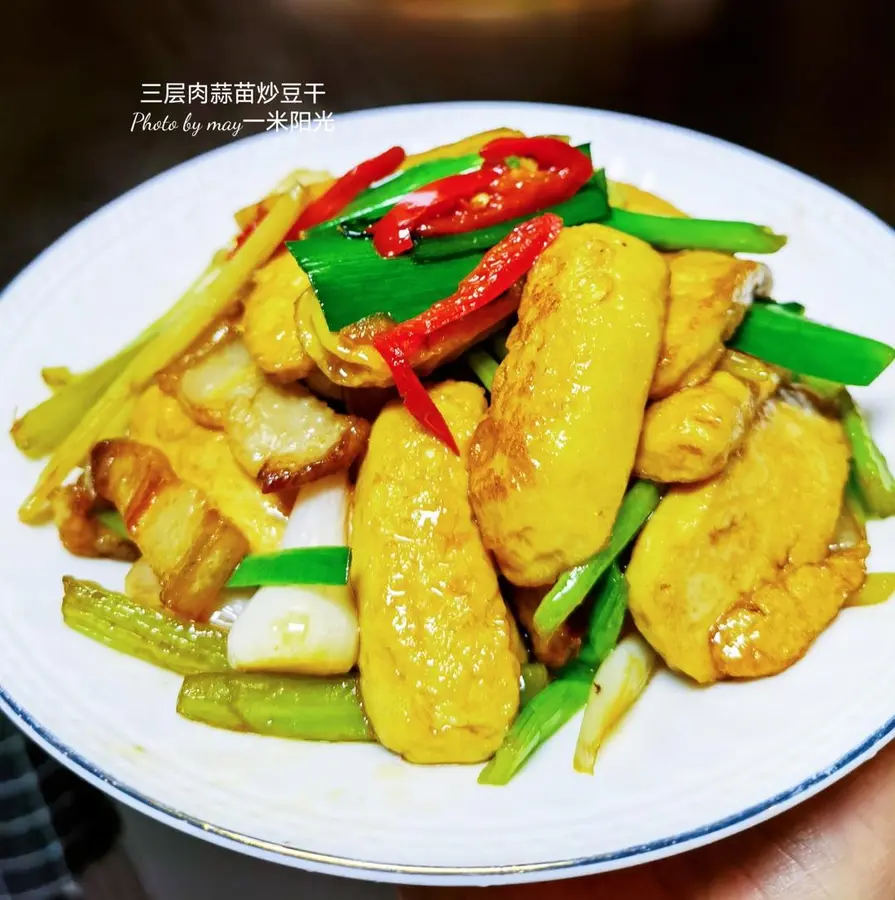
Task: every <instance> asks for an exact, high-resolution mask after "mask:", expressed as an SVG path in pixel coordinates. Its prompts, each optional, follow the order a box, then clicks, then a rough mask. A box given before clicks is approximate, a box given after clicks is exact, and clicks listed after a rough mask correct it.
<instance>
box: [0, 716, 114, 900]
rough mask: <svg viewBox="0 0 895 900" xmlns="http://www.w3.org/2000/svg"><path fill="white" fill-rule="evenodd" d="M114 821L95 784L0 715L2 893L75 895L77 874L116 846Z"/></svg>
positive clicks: (14, 899)
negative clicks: (89, 782)
mask: <svg viewBox="0 0 895 900" xmlns="http://www.w3.org/2000/svg"><path fill="white" fill-rule="evenodd" d="M119 827H120V826H119V822H118V817H117V814H116V813H115V809H114V807H113V806H112V804H111V803H110V802H109V801H108V800H107V799H106V798H105V797H104V796H103V795H102V794H101V793H100V792H99V791H97V790H96V789H94V788H92V787H91V786H90V785H88V784H86V783H85V782H83V781H81V780H80V779H79V778H78V777H77V776H75V775H73V774H72V773H71V772H69V771H68V770H67V769H66V768H64V767H63V766H61V765H59V764H58V763H57V762H56V761H55V760H54V759H51V758H50V757H48V756H47V755H46V754H45V753H44V752H43V751H42V750H40V748H38V747H36V746H34V745H33V744H31V743H30V742H29V741H27V740H26V739H25V737H24V736H23V735H22V734H21V733H20V732H19V731H18V730H17V729H16V728H15V726H14V725H13V724H12V723H11V722H10V721H9V720H8V719H7V718H6V717H5V716H3V715H2V714H0V900H77V898H80V897H82V896H83V894H82V891H81V889H80V887H78V882H77V876H78V875H79V874H80V873H81V872H83V871H84V870H85V869H86V868H87V866H89V865H90V864H91V863H93V862H95V861H96V860H98V859H100V858H101V857H102V856H104V855H105V854H106V853H108V851H109V850H110V849H111V847H112V846H113V845H114V843H115V841H116V839H117V837H118V833H119Z"/></svg>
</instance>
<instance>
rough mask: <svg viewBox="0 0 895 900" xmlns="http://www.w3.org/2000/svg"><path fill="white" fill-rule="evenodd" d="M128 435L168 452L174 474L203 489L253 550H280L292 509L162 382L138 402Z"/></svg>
mask: <svg viewBox="0 0 895 900" xmlns="http://www.w3.org/2000/svg"><path fill="white" fill-rule="evenodd" d="M128 434H129V436H130V437H131V438H133V439H134V440H135V441H139V442H140V443H142V444H148V445H149V446H151V447H156V448H158V449H159V450H161V451H162V453H164V454H165V456H166V457H167V459H168V462H170V463H171V466H172V468H173V469H174V472H175V474H176V475H177V476H178V477H179V478H182V479H183V480H184V481H188V482H190V484H194V485H195V486H196V487H198V488H199V489H201V490H202V491H204V492H205V493H206V494H207V495H208V497H209V499H210V500H211V502H212V503H213V504H214V506H216V507H217V508H218V509H219V510H220V511H221V512H222V513H223V514H224V515H225V516H226V517H227V518H228V519H229V520H230V521H231V522H232V523H233V524H234V525H236V527H237V528H239V530H240V531H241V532H242V533H243V534H244V535H245V536H246V538H247V539H248V541H249V545H250V547H251V549H252V552H253V553H270V552H273V551H274V550H277V549H278V548H279V546H280V542H281V540H282V538H283V532H284V531H285V530H286V519H287V515H288V509H287V508H286V506H285V504H284V503H283V501H282V500H281V499H280V498H279V497H278V496H277V495H276V494H265V493H263V492H262V490H261V486H260V485H259V484H258V482H257V481H256V480H255V479H254V478H253V477H252V476H251V475H249V473H248V472H246V471H245V469H243V468H242V466H240V465H239V463H237V462H236V459H235V458H234V457H233V453H232V452H231V450H230V443H229V441H228V440H227V435H226V434H224V433H223V432H222V431H213V430H212V429H210V428H205V427H203V426H202V425H199V424H197V423H196V422H194V421H193V420H192V419H191V418H190V417H189V416H188V415H187V414H186V412H184V410H183V407H182V406H181V405H180V403H179V402H178V401H177V400H176V399H175V398H174V397H169V396H168V395H167V394H165V393H163V392H162V391H161V390H160V389H159V388H158V386H156V385H151V386H150V387H148V388H147V389H146V390H145V391H144V392H143V393H142V394H141V395H140V397H139V399H138V400H137V404H136V406H135V407H134V411H133V413H132V415H131V422H130V428H129V430H128Z"/></svg>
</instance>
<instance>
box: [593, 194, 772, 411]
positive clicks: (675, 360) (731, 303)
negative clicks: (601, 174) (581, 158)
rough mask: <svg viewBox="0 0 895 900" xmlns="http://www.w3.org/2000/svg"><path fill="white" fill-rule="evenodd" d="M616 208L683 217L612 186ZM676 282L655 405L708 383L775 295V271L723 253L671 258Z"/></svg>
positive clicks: (658, 201)
mask: <svg viewBox="0 0 895 900" xmlns="http://www.w3.org/2000/svg"><path fill="white" fill-rule="evenodd" d="M609 199H610V202H611V203H612V205H613V206H617V207H619V208H621V209H626V210H629V211H630V212H636V213H645V214H646V215H651V216H670V217H681V216H684V215H685V213H682V212H681V211H680V210H679V209H678V208H677V207H675V206H672V205H671V204H670V203H668V202H667V201H665V200H663V199H662V198H661V197H657V196H656V195H655V194H651V193H649V192H648V191H643V190H640V188H636V187H634V186H633V185H630V184H623V183H620V182H611V183H610V185H609ZM667 259H668V268H669V271H670V274H671V281H670V285H669V292H668V316H667V319H666V322H665V331H664V333H663V336H662V350H661V353H660V355H659V365H658V366H657V367H656V373H655V376H654V378H653V383H652V386H651V387H650V397H651V398H652V399H654V400H656V399H661V398H663V397H668V396H669V395H670V394H672V393H674V392H675V391H677V390H681V389H682V388H686V387H693V386H695V385H697V384H701V383H702V382H703V381H705V380H706V379H707V378H708V377H709V376H710V375H711V374H712V372H713V371H714V370H715V367H716V366H717V364H718V363H719V361H720V360H721V357H722V356H723V354H724V342H725V341H726V340H727V339H728V338H729V337H730V336H731V335H732V334H733V333H734V331H736V329H737V328H738V327H739V325H740V323H741V322H742V321H743V317H744V316H745V315H746V312H747V311H748V309H749V305H750V304H751V303H752V300H753V299H754V298H755V297H756V296H759V297H767V296H768V295H769V294H770V291H771V273H770V270H769V269H768V268H767V267H766V266H764V265H762V264H761V263H756V262H752V261H751V260H746V259H737V258H736V257H734V256H728V255H727V254H724V253H712V252H709V251H706V250H685V251H683V252H681V253H669V254H667Z"/></svg>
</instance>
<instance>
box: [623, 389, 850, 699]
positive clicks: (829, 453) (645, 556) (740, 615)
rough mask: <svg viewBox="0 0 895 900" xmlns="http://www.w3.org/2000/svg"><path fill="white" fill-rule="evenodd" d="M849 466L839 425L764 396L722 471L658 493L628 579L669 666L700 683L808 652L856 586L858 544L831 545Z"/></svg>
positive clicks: (638, 611)
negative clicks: (734, 454)
mask: <svg viewBox="0 0 895 900" xmlns="http://www.w3.org/2000/svg"><path fill="white" fill-rule="evenodd" d="M848 460H849V449H848V445H847V443H846V440H845V437H844V435H843V431H842V426H841V425H840V424H839V423H838V422H836V421H833V420H831V419H827V418H824V417H823V416H822V415H821V414H820V413H818V412H817V411H816V410H814V409H813V408H812V407H810V406H808V405H807V404H805V403H803V402H799V401H794V402H785V401H784V400H783V399H772V400H770V401H768V403H767V404H766V405H765V407H764V409H763V411H762V413H761V415H760V417H759V419H758V421H757V422H756V423H755V425H754V426H753V428H752V429H751V430H750V432H749V435H748V437H747V438H746V441H745V443H744V445H743V449H742V451H741V453H740V454H739V455H738V456H737V457H736V458H735V459H733V460H732V461H731V462H730V464H729V465H728V466H727V468H726V469H725V470H724V471H723V472H722V473H721V474H720V475H718V476H717V477H716V478H714V479H712V480H710V481H707V482H704V483H702V484H699V485H693V486H680V487H674V488H672V489H671V490H670V491H669V492H668V493H667V494H666V495H665V497H664V499H663V500H662V502H661V503H660V504H659V507H658V509H657V510H656V512H655V513H654V514H653V516H652V518H651V519H650V520H649V522H647V524H646V527H645V528H644V529H643V531H642V532H641V535H640V537H639V539H638V541H637V544H636V545H635V548H634V552H633V555H632V557H631V562H630V564H629V565H628V569H627V577H628V583H629V585H630V608H631V612H632V614H633V616H634V621H635V622H636V624H637V627H638V628H639V629H640V631H641V632H642V634H643V635H644V637H645V638H646V639H647V640H648V641H649V642H650V643H651V644H652V645H653V647H655V649H656V650H657V651H658V652H659V653H660V654H661V655H662V656H663V657H664V659H665V661H666V662H667V663H668V665H669V666H671V667H672V668H673V669H677V670H678V671H680V672H683V673H685V674H687V675H689V676H690V677H691V678H693V679H695V680H696V681H699V682H703V683H706V682H712V681H716V680H718V679H722V678H726V677H743V676H759V675H770V674H774V673H775V672H779V671H781V670H782V669H784V668H786V666H788V665H791V664H792V663H793V662H795V661H796V660H797V659H799V658H800V657H801V656H802V655H803V654H804V653H805V651H806V650H807V648H808V647H809V646H810V644H811V643H812V641H813V640H814V639H815V638H816V637H817V635H818V634H819V633H820V632H821V631H822V630H823V629H824V628H825V627H826V626H827V625H828V624H829V622H830V621H832V619H833V618H834V617H835V616H836V614H837V613H838V611H839V609H840V608H841V606H842V605H843V603H844V602H845V600H846V598H847V597H848V595H849V594H850V593H851V592H853V591H854V590H857V589H858V588H859V587H860V586H861V583H862V582H863V579H864V556H865V555H866V552H867V547H866V543H865V542H864V541H863V540H861V541H858V542H857V543H855V544H854V545H852V546H847V547H843V546H839V545H837V541H836V535H837V533H838V529H839V522H840V514H841V509H842V502H843V491H844V487H845V483H846V479H847V477H848ZM831 545H834V549H832V550H831Z"/></svg>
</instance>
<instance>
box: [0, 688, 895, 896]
mask: <svg viewBox="0 0 895 900" xmlns="http://www.w3.org/2000/svg"><path fill="white" fill-rule="evenodd" d="M0 710H2V711H3V712H5V713H6V714H7V715H8V716H10V717H11V718H13V719H15V720H16V721H17V722H18V724H19V726H20V727H21V728H22V730H24V731H25V732H26V734H28V735H29V736H30V737H32V738H33V739H35V741H36V743H38V744H39V745H40V746H41V747H43V748H44V749H45V750H47V752H49V753H50V754H51V755H52V756H54V757H55V758H56V759H57V760H59V762H61V763H63V764H64V765H65V766H67V767H68V768H70V769H72V770H73V771H74V772H76V773H77V774H79V775H82V776H85V777H86V780H87V781H89V782H90V783H91V784H94V785H95V786H96V787H99V788H100V789H102V790H104V791H106V792H107V793H111V794H112V795H114V796H115V797H116V798H117V799H120V800H121V801H122V802H124V803H126V804H127V805H128V806H130V807H132V808H133V809H135V810H137V811H138V812H143V813H144V814H150V815H152V817H153V818H155V819H157V820H158V821H160V822H162V823H164V824H167V825H171V826H173V827H175V828H177V829H178V830H180V831H183V832H185V833H187V834H192V835H194V836H197V837H202V838H205V839H209V838H211V839H214V840H215V842H216V843H219V844H221V845H222V846H225V847H229V848H230V849H234V850H240V851H242V852H247V853H249V854H250V855H252V856H257V857H260V858H262V859H268V860H271V861H279V862H286V861H287V860H296V861H301V862H304V863H308V864H310V865H309V868H311V867H313V869H315V870H318V871H321V872H325V873H327V874H331V875H342V876H349V877H354V878H364V877H366V878H367V879H369V880H373V879H375V877H376V876H382V875H397V876H403V878H402V880H406V881H415V880H418V879H420V878H427V879H431V878H436V879H439V880H440V879H451V878H470V877H476V876H478V877H490V878H495V877H498V878H499V877H501V876H503V877H504V878H513V876H515V877H517V878H518V877H519V876H524V875H552V876H553V877H554V878H556V877H562V875H563V874H568V875H569V877H573V876H574V875H575V874H585V873H583V872H576V870H579V869H590V868H594V867H607V868H609V867H612V868H622V866H623V865H624V864H626V863H627V864H631V865H633V864H634V861H635V860H636V859H637V858H638V857H648V858H649V859H650V860H652V859H657V858H659V857H661V856H665V855H671V854H670V853H665V852H664V851H670V850H672V849H673V848H675V847H678V846H679V845H681V844H684V845H688V849H695V848H696V847H698V846H700V845H702V844H705V843H709V842H710V841H711V839H713V838H714V837H715V836H716V835H717V836H718V837H720V836H722V834H723V835H724V836H727V835H728V834H733V833H735V832H736V831H740V830H742V829H744V828H745V827H746V826H747V825H749V824H750V823H752V824H757V823H758V822H759V821H763V820H764V819H767V818H770V816H771V815H772V814H773V811H774V810H775V809H776V808H777V807H779V806H786V805H791V801H793V800H794V799H795V798H797V797H799V796H800V795H802V794H806V793H808V792H809V791H810V792H811V793H817V790H820V788H821V786H822V785H824V783H825V782H831V783H832V782H833V781H837V780H838V779H839V778H842V777H844V776H845V775H846V774H848V772H850V771H851V770H852V769H853V768H855V767H856V766H857V765H858V764H859V763H861V762H862V761H866V760H867V759H870V758H871V757H872V756H873V755H875V753H874V751H877V752H878V751H879V750H881V749H882V748H883V747H884V746H885V745H886V744H887V743H888V742H889V741H890V740H891V739H892V738H893V737H895V716H893V717H892V718H891V719H890V720H889V721H888V722H887V723H886V724H885V725H884V726H883V727H882V728H880V729H878V730H877V731H875V732H874V733H873V734H872V735H870V737H868V738H867V740H865V741H864V742H863V743H861V744H859V745H858V746H857V747H855V748H854V749H853V750H851V751H850V752H849V753H847V754H846V755H845V756H843V757H842V758H841V759H839V760H838V761H837V762H835V763H834V764H833V765H831V766H829V767H828V768H826V769H822V770H821V771H820V772H816V773H815V774H814V775H812V776H811V777H810V778H806V779H805V780H804V781H802V782H801V783H800V784H798V785H796V786H795V787H793V788H790V789H789V790H786V791H782V792H781V793H779V794H775V795H774V796H773V797H770V798H768V799H767V800H765V801H763V802H761V803H756V804H755V805H753V806H750V807H748V808H746V809H744V810H742V811H741V812H738V813H734V814H733V815H730V816H727V817H725V818H723V819H718V820H717V821H715V822H712V823H711V824H709V825H704V826H702V827H700V828H694V829H692V830H691V831H684V832H681V833H680V834H676V835H672V836H670V837H667V838H660V839H658V840H655V841H651V842H649V843H646V844H635V845H633V846H631V847H625V848H623V849H622V850H615V851H613V852H611V853H602V854H598V855H595V856H582V857H577V858H574V859H562V860H553V861H550V862H543V863H522V864H518V865H502V866H419V865H406V864H396V863H378V862H373V861H368V860H358V859H351V858H350V857H343V856H334V855H332V854H328V853H317V852H314V851H311V850H301V849H299V848H296V847H290V846H288V845H286V844H278V843H276V842H275V841H266V840H263V839H261V838H255V837H252V836H251V835H248V834H243V833H241V832H239V831H232V830H230V829H227V828H221V827H219V826H217V825H212V824H210V823H209V822H203V821H202V820H201V819H197V818H195V817H194V816H190V815H187V814H186V813H183V812H181V811H179V810H176V809H172V808H171V807H169V806H166V805H164V804H162V803H159V802H158V801H156V800H153V799H152V798H151V797H147V796H146V795H145V794H143V793H141V792H140V791H138V790H136V789H134V788H131V787H129V786H128V785H126V784H122V783H121V782H119V781H117V780H116V779H114V778H113V777H112V776H111V775H109V774H108V773H106V772H104V771H103V770H102V769H99V768H97V767H96V766H94V765H93V764H92V763H91V762H90V761H89V760H87V759H85V758H84V757H83V756H81V755H80V754H79V753H78V752H77V751H75V750H73V749H72V748H71V747H69V746H67V745H66V744H64V743H63V742H62V741H61V740H60V739H59V738H58V737H56V735H54V734H53V733H52V732H50V731H48V730H47V729H45V728H43V727H42V726H41V725H40V724H39V723H38V722H37V721H35V719H34V718H32V716H30V715H29V714H28V713H27V712H25V710H24V709H22V708H21V707H19V706H18V705H17V704H16V703H15V702H14V701H13V700H12V698H11V697H10V696H9V695H8V694H7V693H6V691H5V689H3V688H2V687H0ZM812 788H816V789H817V790H812ZM806 799H807V798H806ZM782 811H783V810H782V809H781V810H780V812H782ZM277 857H280V859H279V860H277V859H276V858H277ZM283 857H285V858H286V859H283ZM646 861H647V860H644V862H646Z"/></svg>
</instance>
